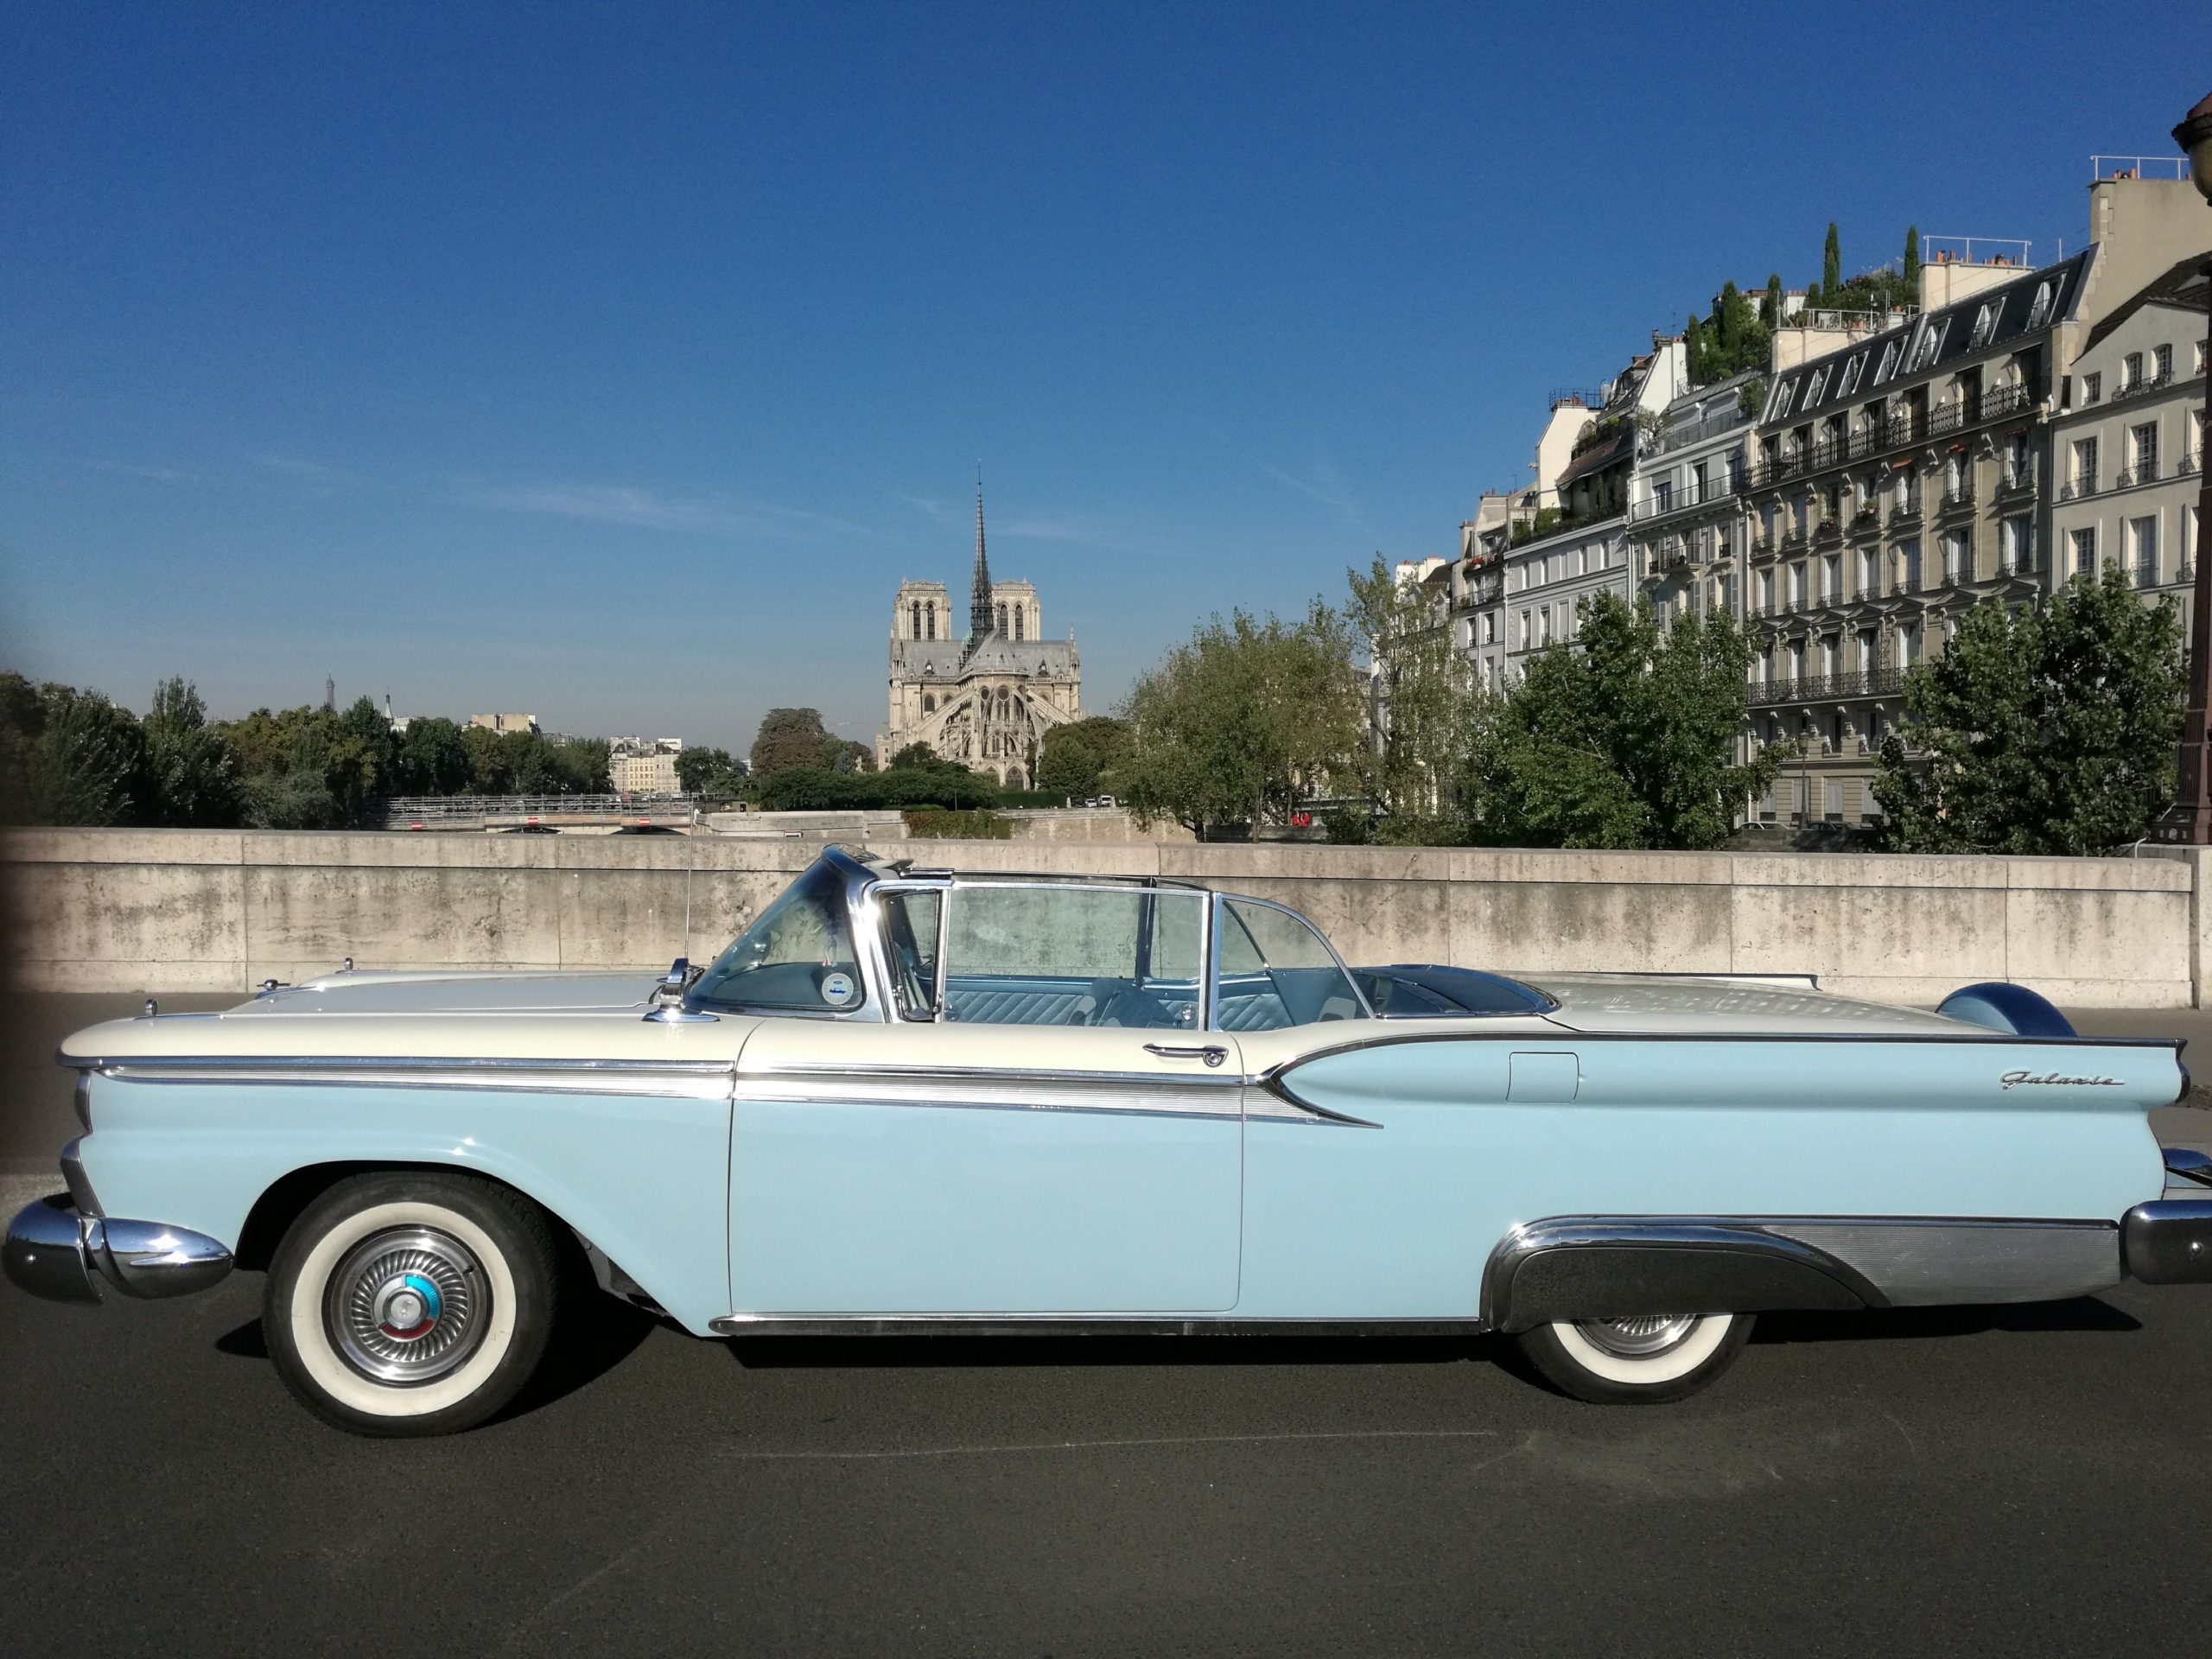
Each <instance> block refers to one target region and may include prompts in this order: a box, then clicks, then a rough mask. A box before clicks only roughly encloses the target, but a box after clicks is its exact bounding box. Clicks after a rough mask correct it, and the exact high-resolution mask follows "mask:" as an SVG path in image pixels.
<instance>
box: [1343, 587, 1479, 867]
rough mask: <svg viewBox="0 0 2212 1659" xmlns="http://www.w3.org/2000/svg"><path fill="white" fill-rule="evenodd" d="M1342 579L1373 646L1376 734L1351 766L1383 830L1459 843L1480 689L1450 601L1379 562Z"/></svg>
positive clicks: (1355, 627) (1357, 624) (1356, 622)
mask: <svg viewBox="0 0 2212 1659" xmlns="http://www.w3.org/2000/svg"><path fill="white" fill-rule="evenodd" d="M1344 575H1345V579H1346V581H1347V582H1349V583H1350V585H1351V603H1350V605H1349V606H1347V607H1346V609H1345V619H1346V621H1347V622H1348V623H1349V625H1350V626H1351V629H1352V631H1353V632H1354V633H1356V634H1357V636H1358V637H1359V638H1360V639H1362V640H1363V641H1364V642H1365V644H1366V647H1367V660H1368V684H1369V690H1370V696H1371V697H1372V698H1373V707H1372V719H1371V721H1370V727H1371V730H1370V737H1369V740H1368V741H1366V742H1364V743H1362V744H1360V745H1359V746H1358V747H1357V749H1356V751H1355V753H1356V755H1357V759H1356V760H1354V761H1353V762H1352V764H1351V767H1350V769H1349V770H1350V772H1351V776H1352V777H1353V778H1355V779H1357V782H1358V785H1359V788H1360V791H1361V793H1362V794H1363V795H1364V796H1365V797H1366V798H1367V800H1368V801H1369V803H1370V804H1371V806H1372V807H1373V808H1374V810H1376V813H1377V814H1379V816H1378V817H1377V818H1376V823H1375V834H1376V836H1379V837H1380V838H1381V839H1383V840H1386V841H1395V842H1446V841H1456V840H1459V839H1460V838H1461V836H1462V832H1463V830H1464V827H1465V826H1464V820H1463V817H1462V815H1461V813H1460V811H1459V802H1458V792H1459V791H1458V785H1459V780H1460V779H1461V778H1462V777H1463V776H1464V775H1465V771H1466V768H1467V763H1468V760H1469V758H1470V756H1471V744H1472V740H1473V735H1474V711H1475V706H1476V705H1475V688H1474V683H1473V678H1472V677H1471V675H1470V673H1469V672H1468V669H1467V662H1466V659H1465V658H1464V657H1462V656H1461V655H1460V654H1459V652H1458V651H1456V650H1455V649H1453V647H1452V635H1451V627H1450V621H1449V619H1448V618H1447V616H1446V614H1445V609H1444V607H1443V605H1442V604H1441V603H1440V601H1439V600H1438V599H1437V597H1436V596H1435V595H1433V594H1430V593H1429V592H1427V590H1425V589H1423V588H1421V587H1420V586H1418V585H1417V584H1415V583H1413V582H1401V581H1399V580H1398V578H1397V576H1396V575H1395V573H1394V572H1393V571H1392V570H1391V569H1390V568H1389V566H1388V565H1386V564H1385V563H1383V561H1382V560H1381V559H1380V558H1377V559H1376V560H1375V561H1374V563H1372V564H1371V565H1370V566H1369V568H1368V569H1366V570H1365V571H1359V570H1347V571H1346V572H1345V573H1344Z"/></svg>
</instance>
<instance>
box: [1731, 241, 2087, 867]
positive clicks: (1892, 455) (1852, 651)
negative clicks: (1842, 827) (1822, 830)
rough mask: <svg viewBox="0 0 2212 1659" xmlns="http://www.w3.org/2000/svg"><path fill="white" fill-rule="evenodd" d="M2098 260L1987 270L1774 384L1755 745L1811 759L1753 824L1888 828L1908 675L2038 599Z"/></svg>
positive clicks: (1751, 613)
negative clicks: (1889, 780) (2069, 370)
mask: <svg viewBox="0 0 2212 1659" xmlns="http://www.w3.org/2000/svg"><path fill="white" fill-rule="evenodd" d="M2093 257H2094V250H2090V251H2084V252H2082V253H2080V254H2076V255H2075V256H2074V257H2072V258H2071V259H2069V260H2067V261H2065V262H2063V264H2056V265H2052V266H2050V267H2048V268H2046V269H2044V270H2037V271H2032V272H2030V273H2028V274H2026V275H2022V274H2021V272H2020V270H2019V268H2018V266H2016V265H2014V266H2004V267H1991V268H1990V270H1991V272H1992V274H1993V277H1995V278H1996V279H1995V280H1993V281H1991V282H1990V283H1988V285H1987V286H1986V287H1985V288H1984V289H1982V290H1981V291H1980V292H1979V293H1969V294H1968V296H1967V298H1965V299H1962V300H1959V301H1955V302H1953V303H1951V304H1949V305H1947V306H1943V307H1941V308H1936V309H1933V310H1928V311H1923V312H1921V313H1920V314H1919V315H1916V316H1914V317H1912V318H1910V319H1909V320H1906V321H1903V322H1901V323H1899V324H1897V326H1893V327H1885V328H1883V329H1881V330H1879V331H1878V332H1877V333H1874V334H1871V335H1868V336H1867V337H1866V338H1864V339H1862V340H1857V341H1855V342H1854V343H1853V344H1851V345H1849V346H1846V347H1844V348H1843V349H1841V350H1839V351H1834V352H1829V353H1824V354H1822V355H1820V356H1817V357H1814V358H1811V359H1808V360H1807V361H1805V362H1803V363H1802V364H1800V365H1797V366H1796V367H1794V368H1792V369H1790V370H1789V371H1788V372H1777V373H1776V374H1774V375H1773V377H1772V378H1771V381H1770V385H1769V386H1768V390H1767V396H1766V402H1765V406H1764V411H1763V413H1762V416H1761V417H1760V420H1759V422H1758V428H1757V430H1756V432H1755V434H1754V438H1753V445H1754V449H1753V459H1752V461H1751V465H1750V467H1749V468H1748V469H1747V472H1746V474H1745V494H1746V499H1747V501H1748V505H1749V507H1750V524H1749V531H1748V534H1749V542H1750V548H1749V555H1748V558H1747V560H1746V581H1745V614H1746V616H1747V618H1748V620H1749V628H1750V632H1751V645H1752V647H1753V650H1754V651H1755V652H1756V653H1757V655H1756V659H1755V661H1754V663H1753V665H1752V669H1751V689H1750V692H1749V695H1748V697H1747V702H1749V704H1750V723H1751V730H1750V731H1749V732H1748V733H1747V734H1746V737H1745V742H1746V747H1747V749H1748V750H1749V751H1751V752H1752V753H1757V752H1758V751H1759V750H1762V749H1764V747H1768V746H1769V745H1771V744H1774V743H1777V742H1782V741H1792V742H1795V743H1796V745H1797V746H1798V748H1799V753H1798V755H1797V757H1796V759H1795V760H1792V761H1790V762H1789V764H1788V765H1787V766H1785V767H1784V769H1783V776H1782V777H1781V779H1779V780H1778V782H1777V787H1776V789H1775V791H1773V792H1771V793H1770V795H1769V797H1768V798H1766V799H1765V800H1764V801H1761V802H1759V803H1758V806H1757V810H1756V813H1755V816H1756V817H1758V818H1760V819H1762V820H1764V821H1767V822H1779V821H1787V822H1790V823H1800V824H1802V823H1812V822H1815V821H1821V822H1828V823H1867V822H1869V821H1871V820H1872V819H1873V818H1876V817H1878V816H1879V813H1880V808H1879V806H1878V804H1877V803H1876V802H1875V800H1874V798H1873V796H1872V791H1871V788H1870V785H1872V780H1873V779H1874V776H1875V774H1876V771H1877V757H1878V753H1879V751H1880V746H1881V741H1882V737H1883V734H1885V732H1886V731H1887V730H1888V729H1889V728H1891V726H1893V725H1894V724H1895V722H1896V721H1897V715H1898V702H1897V692H1898V690H1899V686H1900V684H1901V683H1902V679H1903V676H1904V671H1906V670H1907V669H1909V668H1911V667H1912V666H1914V665H1915V664H1918V663H1921V662H1924V661H1927V660H1928V659H1929V658H1932V657H1935V656H1937V655H1940V654H1941V652H1942V649H1943V645H1944V644H1945V642H1946V641H1947V640H1948V639H1949V637H1950V633H1951V631H1952V629H1953V628H1955V626H1956V625H1957V621H1958V619H1959V617H1960V615H1961V613H1964V612H1965V610H1966V609H1967V607H1970V606H1972V605H1974V603H1976V602H1978V601H1980V600H1982V599H1985V598H1989V597H1997V598H1999V599H2003V600H2005V601H2007V602H2014V603H2019V602H2026V601H2032V600H2033V599H2034V598H2035V597H2036V595H2037V593H2039V592H2040V591H2042V589H2043V571H2042V563H2043V549H2044V537H2043V535H2042V534H2041V533H2039V529H2040V527H2039V523H2038V519H2039V512H2040V498H2039V495H2038V487H2037V480H2039V479H2040V478H2042V477H2044V475H2045V474H2046V473H2047V469H2048V460H2047V456H2048V450H2049V442H2050V434H2049V429H2048V416H2049V410H2050V398H2051V396H2052V394H2053V392H2054V391H2055V390H2056V372H2055V370H2054V366H2053V361H2052V359H2053V353H2054V340H2055V334H2056V329H2057V328H2058V327H2059V326H2060V325H2061V324H2062V323H2063V322H2065V321H2069V320H2070V318H2071V317H2072V316H2073V315H2074V314H2075V310H2076V308H2077V307H2078V304H2079V302H2080V301H2081V298H2082V288H2083V279H2084V277H2085V275H2086V272H2087V270H2088V265H2089V263H2090V261H2091V259H2092V258H2093ZM1946 275H1947V277H1948V278H1949V279H1951V280H1953V281H1954V282H1955V281H1957V280H1958V278H1959V277H1960V275H1961V270H1960V268H1959V267H1957V266H1952V267H1950V268H1949V269H1948V270H1947V272H1946Z"/></svg>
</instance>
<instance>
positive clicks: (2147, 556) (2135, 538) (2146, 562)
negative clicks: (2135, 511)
mask: <svg viewBox="0 0 2212 1659" xmlns="http://www.w3.org/2000/svg"><path fill="white" fill-rule="evenodd" d="M2127 543H2128V548H2129V550H2130V552H2131V553H2132V554H2133V564H2134V566H2135V585H2136V586H2137V587H2139V588H2155V587H2157V586H2158V515H2157V514H2156V513H2145V515H2144V516H2143V517H2142V518H2131V519H2129V520H2128V521H2127Z"/></svg>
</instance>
